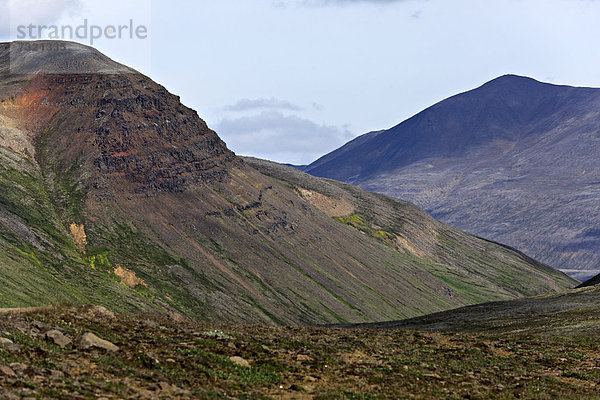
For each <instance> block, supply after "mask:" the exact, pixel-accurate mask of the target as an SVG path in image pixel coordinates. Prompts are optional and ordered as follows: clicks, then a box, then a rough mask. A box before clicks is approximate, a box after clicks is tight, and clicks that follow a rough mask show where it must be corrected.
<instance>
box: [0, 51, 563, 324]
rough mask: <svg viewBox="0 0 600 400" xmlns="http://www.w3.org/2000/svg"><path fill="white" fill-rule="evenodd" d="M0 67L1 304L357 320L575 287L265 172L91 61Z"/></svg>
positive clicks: (39, 57) (452, 233) (27, 57)
mask: <svg viewBox="0 0 600 400" xmlns="http://www.w3.org/2000/svg"><path fill="white" fill-rule="evenodd" d="M44 43H46V44H47V43H48V42H41V44H44ZM54 43H56V42H54ZM0 59H1V61H2V64H1V66H0V71H1V74H0V118H2V121H1V131H0V132H1V135H0V158H1V159H0V185H1V189H2V191H1V192H0V248H1V252H0V272H1V274H2V276H3V277H6V279H2V281H1V282H0V294H1V295H0V305H1V306H23V305H40V304H47V303H63V302H64V303H75V304H81V303H86V302H94V303H96V304H103V305H106V306H108V307H110V308H112V309H116V310H140V309H141V310H148V311H157V310H159V311H167V312H179V313H183V314H185V315H187V316H189V317H192V318H196V319H204V320H215V321H245V322H269V323H282V324H283V323H324V322H361V321H381V320H389V319H395V318H401V317H405V316H414V315H421V314H424V313H427V312H432V311H438V310H444V309H449V308H453V307H457V306H460V305H464V304H472V303H474V302H479V301H485V300H493V299H508V298H514V297H519V296H523V295H532V294H539V293H546V292H552V291H556V290H560V289H564V288H566V287H571V286H574V285H575V281H573V280H571V279H569V278H568V277H566V276H565V275H562V274H560V273H558V272H556V271H554V270H552V269H550V268H549V267H547V266H545V265H542V264H540V263H537V262H536V261H534V260H532V259H529V258H527V257H525V256H523V255H522V254H519V253H517V252H515V251H512V250H510V249H507V248H505V247H502V246H499V245H496V244H493V243H490V242H486V241H483V240H480V239H477V238H474V237H472V236H470V235H466V234H464V233H462V232H459V231H457V230H455V229H452V228H449V227H446V226H444V225H442V224H439V223H438V222H436V221H434V220H433V219H431V218H430V217H429V216H427V215H426V214H425V213H423V212H422V211H420V210H419V209H417V208H416V207H414V206H412V205H410V204H408V203H404V202H398V201H394V200H391V199H387V198H385V197H382V196H379V197H371V196H374V195H371V194H366V192H364V191H360V190H358V189H355V188H345V189H343V190H342V189H338V187H337V186H336V185H334V184H332V183H329V182H326V181H323V180H317V181H316V182H317V183H314V185H316V186H318V188H321V187H322V189H319V190H321V192H325V193H321V192H319V191H318V190H315V187H313V186H314V185H313V183H311V185H313V186H307V185H308V183H306V184H305V183H303V182H304V181H305V180H306V179H308V178H310V177H309V176H308V175H304V174H300V173H299V172H297V171H296V170H294V169H292V168H289V167H283V166H271V167H269V168H268V170H269V171H271V172H272V175H273V176H268V175H265V174H263V173H260V172H259V171H257V170H256V169H254V168H252V167H251V166H250V165H248V163H246V162H244V161H243V160H242V159H240V158H238V157H236V156H235V155H234V154H233V153H232V152H231V151H229V150H228V149H227V147H226V146H225V144H224V143H223V142H222V141H221V140H220V139H219V137H218V136H217V134H216V133H215V132H213V131H212V130H210V129H209V128H208V127H207V126H206V124H205V123H204V121H202V120H201V119H200V118H199V117H198V115H197V114H196V112H194V111H193V110H191V109H189V108H187V107H185V106H183V105H182V104H181V103H180V101H179V98H178V97H177V96H174V95H172V94H170V93H169V92H168V91H167V90H166V89H165V88H163V87H162V86H160V85H158V84H156V83H155V82H153V81H151V80H150V79H149V78H147V77H145V76H143V75H141V74H139V73H137V72H135V71H132V70H130V69H128V68H126V67H124V66H121V65H119V64H117V63H115V62H114V61H112V60H110V59H108V58H106V57H105V56H103V55H102V54H100V53H98V52H97V51H95V50H94V49H91V48H88V47H85V46H81V45H77V44H73V43H64V44H63V45H62V46H60V47H59V48H57V49H53V50H52V54H51V55H48V54H47V52H40V51H35V50H31V48H27V47H23V46H19V45H18V44H13V45H12V46H11V45H10V44H2V45H0ZM46 62H49V65H46V64H45V63H46ZM15 71H16V72H18V73H15ZM10 72H12V73H10ZM259 164H260V163H259ZM253 165H257V166H258V164H256V163H253ZM261 168H262V167H261ZM279 168H283V169H284V170H286V171H293V173H291V174H290V173H289V172H288V173H285V174H284V175H285V176H282V175H281V174H280V173H278V172H277V171H278V170H279ZM285 168H287V169H285ZM263 172H264V169H263ZM306 177H308V178H306ZM310 182H313V181H310ZM318 188H317V189H318ZM329 192H331V193H329ZM354 196H356V197H354ZM372 199H379V200H378V201H379V202H380V203H382V204H383V205H382V207H381V212H383V213H384V214H382V215H368V210H369V204H368V203H367V202H370V201H371V200H372ZM333 217H336V218H333ZM388 227H389V229H388Z"/></svg>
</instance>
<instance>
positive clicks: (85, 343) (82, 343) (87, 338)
mask: <svg viewBox="0 0 600 400" xmlns="http://www.w3.org/2000/svg"><path fill="white" fill-rule="evenodd" d="M79 348H80V349H82V350H89V349H90V348H98V349H103V350H106V351H119V347H118V346H116V345H114V344H113V343H111V342H109V341H108V340H104V339H101V338H99V337H98V336H96V335H94V334H93V333H91V332H88V333H86V334H84V335H83V336H82V337H81V339H80V340H79Z"/></svg>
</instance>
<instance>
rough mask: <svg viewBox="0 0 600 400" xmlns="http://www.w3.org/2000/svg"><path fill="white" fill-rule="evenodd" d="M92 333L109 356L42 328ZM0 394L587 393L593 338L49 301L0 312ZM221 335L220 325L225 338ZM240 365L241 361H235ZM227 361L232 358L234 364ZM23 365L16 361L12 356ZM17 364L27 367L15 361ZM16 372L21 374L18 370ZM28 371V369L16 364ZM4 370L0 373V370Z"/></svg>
mask: <svg viewBox="0 0 600 400" xmlns="http://www.w3.org/2000/svg"><path fill="white" fill-rule="evenodd" d="M49 326H54V327H60V328H61V329H64V332H65V334H66V335H68V336H70V337H72V338H77V337H79V336H80V335H82V333H83V332H88V331H93V332H95V333H96V334H97V335H98V336H100V337H103V338H106V339H108V340H110V341H111V342H113V343H115V344H116V345H118V346H119V347H120V350H119V351H118V352H116V353H106V352H104V351H102V350H92V351H82V350H80V349H79V348H77V347H76V346H75V345H72V346H71V345H70V346H67V347H65V348H61V347H59V346H56V345H55V344H53V343H51V342H49V341H48V340H46V339H44V338H43V332H44V330H45V329H47V328H45V327H49ZM0 331H2V332H4V333H3V334H1V335H0V336H3V337H7V338H8V339H10V340H12V341H13V342H14V343H15V344H17V345H18V346H20V348H21V350H20V351H18V352H9V351H7V350H6V349H3V348H1V347H0V367H1V366H10V365H13V367H11V368H14V370H15V375H16V376H14V377H11V376H6V375H5V376H0V397H4V398H8V397H9V396H10V395H12V394H17V395H18V394H21V393H23V389H24V388H26V389H27V393H28V396H31V397H34V398H47V399H62V398H69V397H77V396H82V397H86V396H87V397H90V396H93V397H106V398H139V397H142V398H149V397H153V396H156V397H160V398H177V399H192V398H193V399H216V398H219V399H221V398H224V399H229V398H230V399H233V398H238V399H244V398H245V399H258V398H263V399H399V398H417V399H432V398H439V399H446V398H447V399H458V398H481V399H506V398H536V399H537V398H561V399H586V398H589V399H592V398H597V397H598V396H599V395H600V392H599V391H598V388H597V386H596V384H595V383H596V382H598V381H600V372H599V370H598V369H597V367H596V363H597V362H598V360H600V347H599V345H598V343H597V341H596V338H595V335H578V334H573V335H568V336H567V337H564V336H552V337H551V338H548V337H547V336H540V335H537V334H535V335H528V334H519V333H512V334H502V335H496V334H491V333H489V334H482V333H426V332H415V331H402V330H369V329H333V328H321V327H272V326H271V327H267V326H239V325H229V326H217V325H211V324H205V323H192V322H181V321H180V322H177V323H175V322H173V321H170V320H168V319H166V318H165V317H163V316H152V315H137V316H134V315H119V316H118V317H117V318H108V317H102V316H99V315H93V314H90V312H89V311H87V310H86V309H81V308H78V309H72V308H54V309H48V310H42V311H37V312H32V313H27V314H22V315H19V314H17V315H12V316H0ZM223 332H227V333H226V334H223ZM240 359H241V360H244V361H245V362H247V363H248V364H249V367H248V366H241V365H239V364H238V362H240V361H238V360H240ZM234 360H235V361H234ZM15 363H21V364H15ZM24 368H25V369H24ZM23 371H25V372H23ZM26 371H29V372H30V373H28V372H26ZM0 375H2V373H0Z"/></svg>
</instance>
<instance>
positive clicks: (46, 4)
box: [0, 0, 81, 39]
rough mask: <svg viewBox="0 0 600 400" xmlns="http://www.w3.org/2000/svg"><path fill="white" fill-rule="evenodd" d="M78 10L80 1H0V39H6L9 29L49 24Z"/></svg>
mask: <svg viewBox="0 0 600 400" xmlns="http://www.w3.org/2000/svg"><path fill="white" fill-rule="evenodd" d="M80 8H81V0H53V1H47V0H0V38H3V39H8V38H9V37H10V34H11V33H12V32H11V27H15V26H17V25H29V24H34V25H42V24H51V23H53V22H56V21H57V20H59V19H60V18H61V17H62V16H64V15H65V14H67V13H76V12H77V11H78V10H80Z"/></svg>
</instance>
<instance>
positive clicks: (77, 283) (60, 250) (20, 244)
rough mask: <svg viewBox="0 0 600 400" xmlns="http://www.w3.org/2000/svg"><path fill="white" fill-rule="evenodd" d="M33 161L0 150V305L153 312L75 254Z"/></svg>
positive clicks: (148, 306) (127, 290)
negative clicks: (98, 306)
mask: <svg viewBox="0 0 600 400" xmlns="http://www.w3.org/2000/svg"><path fill="white" fill-rule="evenodd" d="M36 165H37V164H36V163H35V161H33V160H31V159H29V158H26V157H22V156H19V155H18V154H15V153H13V152H11V151H9V150H8V149H7V148H0V193H1V194H0V222H1V223H0V254H1V255H2V257H0V275H1V276H2V280H1V282H0V294H1V295H0V306H2V307H22V306H29V305H40V304H61V303H67V304H69V303H71V304H83V303H89V302H97V303H99V304H105V305H107V306H110V307H111V308H113V309H120V310H132V309H146V310H150V309H154V308H153V307H151V306H150V305H149V304H148V303H147V302H146V301H145V300H144V299H143V298H141V297H140V296H139V295H138V294H136V293H135V292H132V291H131V290H129V289H128V288H125V287H124V286H123V285H122V284H121V283H120V281H118V280H115V279H112V278H111V277H110V276H109V275H107V274H105V273H102V272H100V271H97V270H94V269H93V268H92V267H91V266H90V265H89V263H87V262H86V259H85V257H82V256H81V255H80V254H78V253H77V251H76V249H75V245H74V243H73V239H72V238H71V237H70V235H69V233H68V231H67V228H66V227H65V226H64V225H63V224H62V223H61V222H60V218H59V217H58V215H57V212H56V208H55V205H54V203H53V202H52V201H51V199H50V194H49V192H48V191H47V189H46V185H45V184H44V179H43V177H42V176H41V174H40V172H39V169H38V168H37V166H36Z"/></svg>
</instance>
